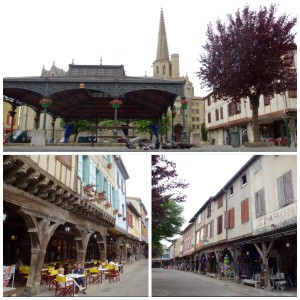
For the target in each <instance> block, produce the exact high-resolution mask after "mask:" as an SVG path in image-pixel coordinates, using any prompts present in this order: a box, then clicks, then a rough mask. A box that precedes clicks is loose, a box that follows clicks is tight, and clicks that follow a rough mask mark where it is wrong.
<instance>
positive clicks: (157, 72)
mask: <svg viewBox="0 0 300 300" xmlns="http://www.w3.org/2000/svg"><path fill="white" fill-rule="evenodd" d="M156 75H159V66H156Z"/></svg>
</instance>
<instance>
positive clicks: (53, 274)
mask: <svg viewBox="0 0 300 300" xmlns="http://www.w3.org/2000/svg"><path fill="white" fill-rule="evenodd" d="M57 275H58V270H51V271H50V272H49V274H48V285H49V291H50V290H51V289H53V288H54V287H55V285H56V282H55V278H56V276H57Z"/></svg>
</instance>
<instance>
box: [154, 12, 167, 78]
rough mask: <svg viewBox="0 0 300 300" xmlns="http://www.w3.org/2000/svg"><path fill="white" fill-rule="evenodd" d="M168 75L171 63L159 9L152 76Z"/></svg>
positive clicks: (163, 20)
mask: <svg viewBox="0 0 300 300" xmlns="http://www.w3.org/2000/svg"><path fill="white" fill-rule="evenodd" d="M170 75H171V62H170V57H169V49H168V41H167V33H166V26H165V19H164V13H163V10H162V9H161V11H160V21H159V32H158V40H157V51H156V60H155V61H154V63H153V76H163V77H168V76H170Z"/></svg>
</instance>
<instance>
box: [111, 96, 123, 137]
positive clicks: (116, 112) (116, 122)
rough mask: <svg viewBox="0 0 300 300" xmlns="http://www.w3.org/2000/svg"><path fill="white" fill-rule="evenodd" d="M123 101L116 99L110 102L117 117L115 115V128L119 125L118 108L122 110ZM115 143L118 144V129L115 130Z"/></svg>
mask: <svg viewBox="0 0 300 300" xmlns="http://www.w3.org/2000/svg"><path fill="white" fill-rule="evenodd" d="M122 103H123V102H122V100H120V99H114V100H111V101H110V102H109V104H110V105H111V106H112V107H113V108H114V110H115V115H114V126H115V127H117V125H118V108H120V105H122ZM113 131H114V142H115V143H117V133H118V129H117V128H114V130H113Z"/></svg>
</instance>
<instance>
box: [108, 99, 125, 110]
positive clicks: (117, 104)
mask: <svg viewBox="0 0 300 300" xmlns="http://www.w3.org/2000/svg"><path fill="white" fill-rule="evenodd" d="M109 104H110V105H112V107H113V108H119V107H120V105H122V104H123V102H122V100H119V99H114V100H111V101H110V102H109Z"/></svg>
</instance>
